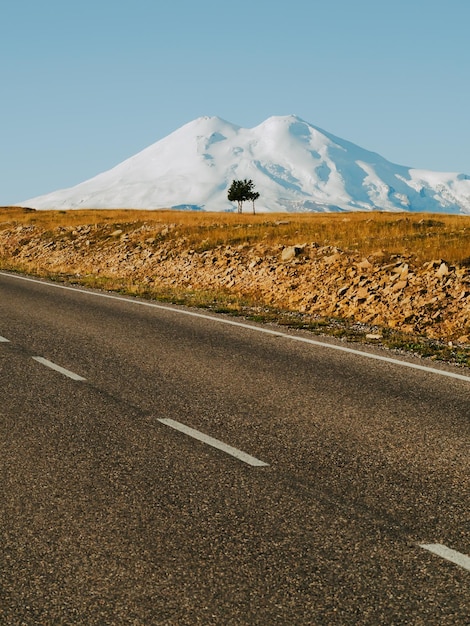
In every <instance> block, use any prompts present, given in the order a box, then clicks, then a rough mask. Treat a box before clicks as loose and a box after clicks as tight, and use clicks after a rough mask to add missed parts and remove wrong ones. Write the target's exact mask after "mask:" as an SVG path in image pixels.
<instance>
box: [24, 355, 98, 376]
mask: <svg viewBox="0 0 470 626" xmlns="http://www.w3.org/2000/svg"><path fill="white" fill-rule="evenodd" d="M31 358H32V359H34V360H35V361H37V362H38V363H42V365H45V366H46V367H50V368H51V370H55V371H56V372H60V373H61V374H63V375H64V376H67V377H68V378H71V379H72V380H86V379H85V378H83V377H82V376H79V375H78V374H75V373H74V372H71V371H70V370H66V369H65V368H64V367H61V366H60V365H56V364H55V363H53V362H52V361H48V360H47V359H44V358H43V357H42V356H33V357H31Z"/></svg>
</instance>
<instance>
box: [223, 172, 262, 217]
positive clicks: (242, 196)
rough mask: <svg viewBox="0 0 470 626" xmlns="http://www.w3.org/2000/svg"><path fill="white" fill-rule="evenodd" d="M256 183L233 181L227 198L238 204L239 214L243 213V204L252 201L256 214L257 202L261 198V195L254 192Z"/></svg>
mask: <svg viewBox="0 0 470 626" xmlns="http://www.w3.org/2000/svg"><path fill="white" fill-rule="evenodd" d="M254 186H255V185H254V183H253V181H252V180H247V179H246V178H245V179H244V180H233V181H232V184H231V185H230V188H229V190H228V194H227V197H228V199H229V201H230V202H236V203H237V205H238V213H242V212H243V203H244V202H246V201H247V200H250V201H251V202H252V203H253V213H254V212H255V200H257V199H258V198H259V193H258V192H257V191H253V189H254Z"/></svg>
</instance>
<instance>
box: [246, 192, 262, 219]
mask: <svg viewBox="0 0 470 626" xmlns="http://www.w3.org/2000/svg"><path fill="white" fill-rule="evenodd" d="M258 198H259V193H258V192H257V191H252V192H250V196H249V198H248V200H250V201H251V202H252V203H253V215H254V214H255V213H256V211H255V201H256V200H258Z"/></svg>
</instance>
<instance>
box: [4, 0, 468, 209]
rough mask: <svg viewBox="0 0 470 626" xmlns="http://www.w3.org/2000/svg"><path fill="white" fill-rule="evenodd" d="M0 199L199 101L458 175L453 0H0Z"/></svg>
mask: <svg viewBox="0 0 470 626" xmlns="http://www.w3.org/2000/svg"><path fill="white" fill-rule="evenodd" d="M1 25H2V35H1V37H0V85H1V91H0V141H1V150H0V205H5V204H10V203H15V202H19V201H21V200H24V199H26V198H30V197H32V196H36V195H40V194H43V193H47V192H50V191H54V190H56V189H59V188H62V187H68V186H71V185H74V184H77V183H79V182H82V181H83V180H85V179H87V178H90V177H91V176H94V175H96V174H98V173H100V172H102V171H105V170H107V169H109V168H110V167H112V166H114V165H116V164H117V163H119V162H121V161H123V160H124V159H126V158H128V157H130V156H132V155H133V154H135V153H136V152H138V151H140V150H142V149H143V148H145V147H146V146H148V145H150V144H152V143H154V142H155V141H157V140H159V139H161V138H163V137H164V136H166V135H167V134H169V133H170V132H172V131H173V130H176V129H177V128H178V127H180V126H182V125H183V124H185V123H187V122H189V121H191V120H193V119H195V118H196V117H199V116H201V115H218V116H219V117H222V118H224V119H226V120H228V121H230V122H232V123H234V124H238V125H240V126H245V127H253V126H256V125H258V124H259V123H261V122H262V121H263V120H265V119H266V118H267V117H269V116H271V115H286V114H290V113H294V114H296V115H298V116H300V117H302V118H303V119H305V120H306V121H308V122H311V123H312V124H314V125H316V126H320V127H321V128H323V129H324V130H327V131H329V132H331V133H333V134H336V135H338V136H340V137H342V138H343V139H347V140H349V141H352V142H354V143H357V144H359V145H360V146H362V147H364V148H367V149H370V150H373V151H375V152H379V153H380V154H381V155H382V156H384V157H385V158H387V159H389V160H391V161H393V162H395V163H399V164H402V165H409V166H413V167H419V168H424V169H434V170H441V171H458V172H464V173H467V174H470V123H469V110H470V109H469V102H470V80H469V79H470V2H469V1H468V0H446V1H445V2H444V1H441V0H439V1H438V0H382V1H381V0H290V1H289V2H282V1H279V2H277V3H276V2H273V1H272V0H237V1H236V2H224V1H223V0H198V1H195V0H168V1H165V2H163V1H160V0H119V1H117V0H78V1H76V0H73V1H72V0H41V1H39V0H6V1H5V2H4V3H3V6H2V10H1Z"/></svg>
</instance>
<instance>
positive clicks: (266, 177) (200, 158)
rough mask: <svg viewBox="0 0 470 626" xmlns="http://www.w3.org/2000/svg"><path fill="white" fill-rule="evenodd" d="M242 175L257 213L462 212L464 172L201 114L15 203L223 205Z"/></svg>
mask: <svg viewBox="0 0 470 626" xmlns="http://www.w3.org/2000/svg"><path fill="white" fill-rule="evenodd" d="M244 178H249V179H252V180H253V182H254V184H255V189H256V190H257V191H258V192H259V193H260V198H259V200H258V201H257V204H256V206H257V210H258V211H351V210H386V211H429V212H445V213H469V214H470V176H467V175H465V174H457V173H443V172H432V171H427V170H418V169H412V168H408V167H404V166H401V165H395V164H393V163H391V162H390V161H387V160H386V159H384V158H383V157H381V156H380V155H378V154H376V153H374V152H369V151H368V150H364V149H363V148H361V147H359V146H357V145H355V144H353V143H350V142H348V141H345V140H343V139H340V138H339V137H335V136H334V135H332V134H330V133H328V132H325V131H323V130H321V129H319V128H317V127H315V126H312V125H311V124H309V123H307V122H305V121H303V120H301V119H300V118H298V117H296V116H293V115H290V116H275V117H270V118H269V119H267V120H266V121H265V122H263V123H262V124H260V125H259V126H256V127H255V128H252V129H246V128H240V127H239V126H235V125H233V124H231V123H229V122H226V121H224V120H222V119H220V118H218V117H201V118H198V119H196V120H194V121H192V122H190V123H189V124H186V125H184V126H182V127H181V128H179V129H178V130H176V131H175V132H173V133H171V134H170V135H168V136H167V137H165V138H164V139H161V140H160V141H157V142H156V143H154V144H153V145H151V146H149V147H148V148H146V149H145V150H143V151H142V152H139V153H138V154H136V155H135V156H133V157H131V158H129V159H127V160H125V161H123V162H122V163H120V164H119V165H117V166H116V167H113V168H112V169H110V170H108V171H106V172H104V173H102V174H99V175H98V176H95V177H94V178H91V179H89V180H87V181H85V182H83V183H80V184H79V185H76V186H75V187H71V188H69V189H62V190H59V191H55V192H53V193H50V194H46V195H43V196H39V197H37V198H32V199H29V200H26V201H23V202H21V203H20V204H21V205H23V206H30V207H34V208H37V209H76V208H137V209H157V208H185V209H196V210H207V211H226V210H231V209H233V208H234V205H233V204H232V203H230V202H229V201H228V200H227V190H228V188H229V186H230V184H231V182H232V180H233V179H244Z"/></svg>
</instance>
